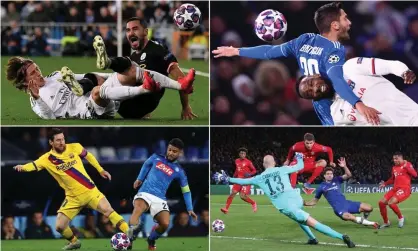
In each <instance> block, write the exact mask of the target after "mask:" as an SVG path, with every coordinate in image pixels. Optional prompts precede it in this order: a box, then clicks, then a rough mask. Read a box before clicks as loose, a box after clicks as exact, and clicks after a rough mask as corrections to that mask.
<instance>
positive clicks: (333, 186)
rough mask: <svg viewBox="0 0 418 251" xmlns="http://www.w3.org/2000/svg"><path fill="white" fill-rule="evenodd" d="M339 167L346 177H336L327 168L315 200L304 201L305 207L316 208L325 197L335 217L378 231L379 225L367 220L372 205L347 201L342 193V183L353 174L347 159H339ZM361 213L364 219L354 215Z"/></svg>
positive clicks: (331, 170) (332, 171)
mask: <svg viewBox="0 0 418 251" xmlns="http://www.w3.org/2000/svg"><path fill="white" fill-rule="evenodd" d="M338 165H339V166H340V167H342V168H343V169H344V175H342V176H337V177H334V170H333V169H332V168H331V167H327V168H325V171H324V180H325V181H324V182H322V183H321V184H320V185H319V187H318V189H317V190H316V195H315V198H313V199H312V200H311V201H304V202H303V204H304V205H305V206H315V205H316V204H317V203H318V201H319V199H320V198H321V196H322V195H324V197H325V198H326V199H327V201H328V203H329V204H330V205H331V207H332V209H333V210H334V213H335V215H337V216H338V217H340V218H341V219H343V220H345V221H352V222H354V223H357V224H362V225H365V226H373V227H374V228H375V229H378V228H379V224H378V223H377V222H373V221H369V220H367V218H368V217H369V215H370V213H371V212H372V211H373V208H372V206H371V205H370V204H367V203H363V202H357V201H350V200H347V199H346V198H345V196H344V195H343V194H342V193H341V183H343V182H344V181H345V180H348V179H349V178H351V172H350V169H348V167H347V163H346V161H345V158H340V159H338ZM359 213H363V215H364V217H359V216H355V215H354V214H359Z"/></svg>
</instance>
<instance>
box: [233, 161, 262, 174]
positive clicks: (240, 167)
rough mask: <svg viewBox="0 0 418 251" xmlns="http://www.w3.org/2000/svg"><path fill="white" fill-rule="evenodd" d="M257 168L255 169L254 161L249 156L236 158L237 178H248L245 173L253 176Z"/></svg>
mask: <svg viewBox="0 0 418 251" xmlns="http://www.w3.org/2000/svg"><path fill="white" fill-rule="evenodd" d="M256 172H257V170H256V169H255V167H254V165H253V162H251V160H249V159H247V158H243V159H241V158H239V159H236V160H235V172H234V177H235V178H248V177H245V174H249V175H250V176H253V175H254V174H255V173H256Z"/></svg>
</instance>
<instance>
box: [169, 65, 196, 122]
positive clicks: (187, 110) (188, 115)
mask: <svg viewBox="0 0 418 251" xmlns="http://www.w3.org/2000/svg"><path fill="white" fill-rule="evenodd" d="M169 74H170V77H171V78H172V79H174V80H176V79H179V78H184V77H185V75H184V73H183V71H182V70H181V69H180V67H179V65H178V64H177V63H175V64H172V65H171V66H170V69H169ZM179 95H180V102H181V106H182V110H181V119H184V120H190V119H193V118H197V115H196V114H194V113H193V110H192V107H191V106H190V104H189V95H188V94H187V93H186V92H184V91H179Z"/></svg>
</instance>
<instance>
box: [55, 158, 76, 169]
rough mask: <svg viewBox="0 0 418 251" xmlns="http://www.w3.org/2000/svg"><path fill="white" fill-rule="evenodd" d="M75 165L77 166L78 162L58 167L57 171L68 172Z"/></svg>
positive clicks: (74, 161) (73, 161)
mask: <svg viewBox="0 0 418 251" xmlns="http://www.w3.org/2000/svg"><path fill="white" fill-rule="evenodd" d="M75 164H77V160H72V161H70V162H67V163H64V164H61V165H58V166H57V170H58V171H67V170H68V169H70V168H72V167H73V166H74V165H75Z"/></svg>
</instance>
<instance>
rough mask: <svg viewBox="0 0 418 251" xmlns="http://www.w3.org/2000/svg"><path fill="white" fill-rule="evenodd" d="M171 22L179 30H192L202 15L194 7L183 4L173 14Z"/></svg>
mask: <svg viewBox="0 0 418 251" xmlns="http://www.w3.org/2000/svg"><path fill="white" fill-rule="evenodd" d="M173 20H174V23H175V24H176V25H177V26H178V27H179V29H181V30H192V29H195V28H196V27H197V26H198V25H199V24H200V22H201V21H202V13H201V12H200V10H199V8H197V7H196V5H194V4H191V3H185V4H182V5H181V6H180V7H179V8H178V9H177V10H176V11H175V12H174V16H173Z"/></svg>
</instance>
